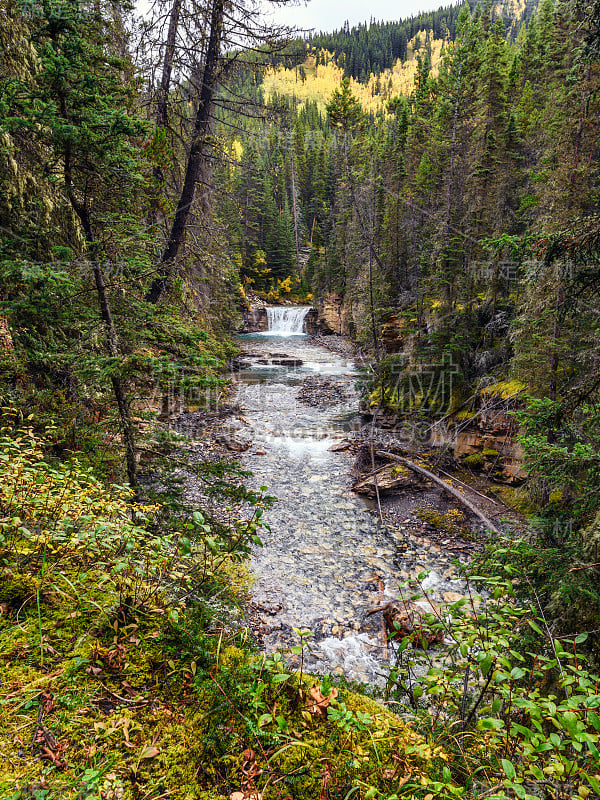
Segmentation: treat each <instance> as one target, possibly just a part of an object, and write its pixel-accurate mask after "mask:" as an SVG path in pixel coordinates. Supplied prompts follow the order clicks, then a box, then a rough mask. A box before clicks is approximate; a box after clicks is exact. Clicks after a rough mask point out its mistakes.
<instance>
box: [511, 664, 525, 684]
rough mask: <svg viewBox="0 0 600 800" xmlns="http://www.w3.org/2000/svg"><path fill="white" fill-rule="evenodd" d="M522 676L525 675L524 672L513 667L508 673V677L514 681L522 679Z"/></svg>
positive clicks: (519, 668)
mask: <svg viewBox="0 0 600 800" xmlns="http://www.w3.org/2000/svg"><path fill="white" fill-rule="evenodd" d="M524 675H525V670H524V669H521V667H513V669H512V670H511V671H510V677H511V678H512V679H513V680H514V681H518V680H520V679H521V678H522V677H524Z"/></svg>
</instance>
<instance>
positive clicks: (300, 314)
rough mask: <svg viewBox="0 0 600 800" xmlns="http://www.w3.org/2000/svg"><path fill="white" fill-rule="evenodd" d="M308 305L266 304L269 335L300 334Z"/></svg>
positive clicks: (308, 308) (302, 330) (302, 331)
mask: <svg viewBox="0 0 600 800" xmlns="http://www.w3.org/2000/svg"><path fill="white" fill-rule="evenodd" d="M309 311H310V306H267V322H268V325H269V329H268V330H267V331H266V333H267V334H268V335H269V336H302V334H303V333H304V332H305V331H304V319H305V317H306V315H307V314H308V312H309Z"/></svg>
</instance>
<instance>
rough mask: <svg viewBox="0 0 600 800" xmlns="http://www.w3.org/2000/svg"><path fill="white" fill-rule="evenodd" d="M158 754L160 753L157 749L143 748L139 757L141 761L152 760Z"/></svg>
mask: <svg viewBox="0 0 600 800" xmlns="http://www.w3.org/2000/svg"><path fill="white" fill-rule="evenodd" d="M159 753H160V750H159V748H158V747H145V748H144V749H143V750H142V754H141V756H140V759H142V758H154V757H155V756H157V755H158V754H159Z"/></svg>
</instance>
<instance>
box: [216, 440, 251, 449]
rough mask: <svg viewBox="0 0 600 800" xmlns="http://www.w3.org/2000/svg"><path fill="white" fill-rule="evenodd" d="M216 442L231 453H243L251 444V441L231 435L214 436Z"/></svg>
mask: <svg viewBox="0 0 600 800" xmlns="http://www.w3.org/2000/svg"><path fill="white" fill-rule="evenodd" d="M215 441H216V442H217V444H220V445H223V447H226V448H227V449H228V450H230V451H231V452H232V453H244V452H245V451H246V450H248V448H249V447H250V446H251V444H252V442H243V441H241V440H240V439H236V438H234V437H233V436H216V437H215Z"/></svg>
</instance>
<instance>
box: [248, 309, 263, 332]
mask: <svg viewBox="0 0 600 800" xmlns="http://www.w3.org/2000/svg"><path fill="white" fill-rule="evenodd" d="M267 328H268V323H267V310H266V309H265V307H264V306H263V307H262V308H260V307H258V308H252V309H250V311H244V328H243V332H244V333H260V332H262V331H266V330H267Z"/></svg>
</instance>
